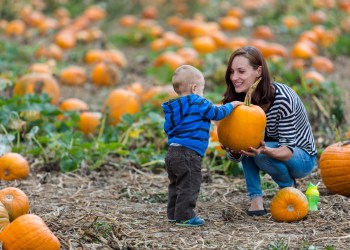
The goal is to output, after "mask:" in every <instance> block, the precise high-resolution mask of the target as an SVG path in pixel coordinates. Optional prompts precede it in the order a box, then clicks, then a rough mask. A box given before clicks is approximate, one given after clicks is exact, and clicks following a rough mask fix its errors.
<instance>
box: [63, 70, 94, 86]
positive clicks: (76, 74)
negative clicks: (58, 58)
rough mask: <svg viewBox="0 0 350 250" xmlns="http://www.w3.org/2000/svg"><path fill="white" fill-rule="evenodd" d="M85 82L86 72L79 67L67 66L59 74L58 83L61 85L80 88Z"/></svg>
mask: <svg viewBox="0 0 350 250" xmlns="http://www.w3.org/2000/svg"><path fill="white" fill-rule="evenodd" d="M86 81H87V76H86V70H85V69H84V68H83V67H80V66H69V67H67V68H65V69H63V70H62V71H61V73H60V82H61V83H62V84H67V85H72V86H81V85H84V84H85V83H86Z"/></svg>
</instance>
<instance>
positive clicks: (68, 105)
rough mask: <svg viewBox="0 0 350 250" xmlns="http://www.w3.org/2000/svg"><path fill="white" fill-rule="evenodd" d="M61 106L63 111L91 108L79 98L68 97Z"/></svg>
mask: <svg viewBox="0 0 350 250" xmlns="http://www.w3.org/2000/svg"><path fill="white" fill-rule="evenodd" d="M59 108H60V110H62V111H73V110H77V111H86V110H88V109H89V105H88V104H87V103H86V102H84V101H83V100H80V99H78V98H68V99H65V100H64V101H63V102H62V103H61V105H60V107H59Z"/></svg>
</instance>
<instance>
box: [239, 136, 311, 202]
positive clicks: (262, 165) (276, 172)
mask: <svg viewBox="0 0 350 250" xmlns="http://www.w3.org/2000/svg"><path fill="white" fill-rule="evenodd" d="M266 146H267V147H270V148H277V147H278V143H277V142H266ZM242 164H243V172H244V178H245V181H246V185H247V189H248V195H249V198H250V199H252V198H255V197H259V196H260V197H261V196H262V195H263V193H262V190H261V182H260V175H259V172H260V170H263V171H264V172H265V173H267V174H269V175H270V176H271V177H272V179H273V180H274V181H275V182H276V183H277V184H278V186H279V187H280V188H284V187H291V186H293V184H294V179H295V178H303V177H305V176H307V175H308V174H310V173H311V171H312V169H313V168H314V167H315V165H316V155H314V156H311V155H309V154H308V153H307V152H306V151H304V150H303V149H301V148H298V147H295V148H294V152H293V155H292V157H291V158H290V159H289V160H288V161H280V160H276V159H273V158H271V157H269V156H267V155H265V154H258V155H257V156H255V157H244V158H243V160H242Z"/></svg>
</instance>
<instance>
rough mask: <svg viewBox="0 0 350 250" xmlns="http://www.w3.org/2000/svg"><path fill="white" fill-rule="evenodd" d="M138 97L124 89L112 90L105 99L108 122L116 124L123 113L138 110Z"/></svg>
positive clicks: (139, 103) (132, 112)
mask: <svg viewBox="0 0 350 250" xmlns="http://www.w3.org/2000/svg"><path fill="white" fill-rule="evenodd" d="M140 106H141V101H140V97H139V96H138V95H137V94H135V93H134V92H132V91H129V90H126V89H115V90H113V91H112V92H111V93H110V94H109V96H108V98H107V101H106V106H105V108H106V109H107V111H108V112H109V113H108V118H109V124H111V125H116V124H118V123H119V122H120V118H121V117H122V115H124V114H135V113H136V112H138V111H139V110H140V108H141V107H140Z"/></svg>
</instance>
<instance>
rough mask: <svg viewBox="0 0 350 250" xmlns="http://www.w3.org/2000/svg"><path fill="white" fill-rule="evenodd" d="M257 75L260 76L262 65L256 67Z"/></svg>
mask: <svg viewBox="0 0 350 250" xmlns="http://www.w3.org/2000/svg"><path fill="white" fill-rule="evenodd" d="M257 74H258V75H257V77H261V74H262V66H259V67H258V68H257Z"/></svg>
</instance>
